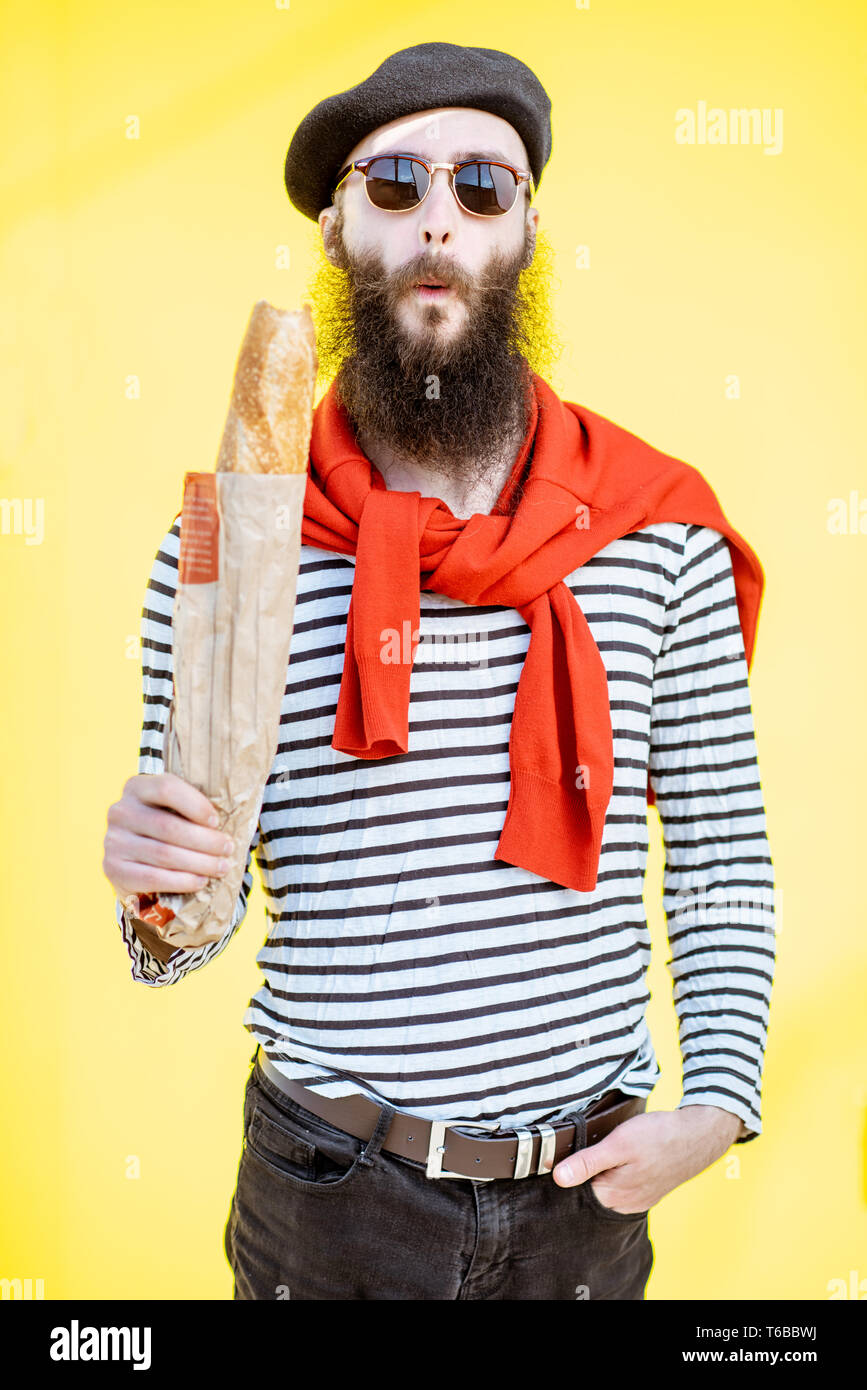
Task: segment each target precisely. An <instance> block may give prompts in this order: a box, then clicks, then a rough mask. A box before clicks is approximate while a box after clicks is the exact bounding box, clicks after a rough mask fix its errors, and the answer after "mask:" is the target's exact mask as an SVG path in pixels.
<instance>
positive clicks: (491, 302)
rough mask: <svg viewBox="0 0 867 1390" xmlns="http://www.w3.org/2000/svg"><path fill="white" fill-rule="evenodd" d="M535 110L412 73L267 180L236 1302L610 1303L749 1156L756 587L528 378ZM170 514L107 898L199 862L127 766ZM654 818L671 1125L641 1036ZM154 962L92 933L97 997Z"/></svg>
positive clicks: (146, 735)
mask: <svg viewBox="0 0 867 1390" xmlns="http://www.w3.org/2000/svg"><path fill="white" fill-rule="evenodd" d="M550 151H551V130H550V102H549V100H548V97H547V95H546V93H545V91H544V88H543V87H542V85H541V83H540V82H539V81H538V79H537V78H536V77H535V75H534V74H533V73H532V72H531V71H530V69H529V68H527V67H526V66H525V65H524V64H523V63H522V62H520V61H519V60H518V59H516V58H514V57H512V56H510V55H508V54H504V53H500V52H498V51H496V50H491V49H480V48H463V47H459V46H457V45H453V44H441V43H430V44H420V45H417V46H415V47H413V48H409V49H405V50H403V51H401V52H400V53H396V54H393V55H392V56H391V57H389V58H387V59H386V60H385V62H384V63H382V64H381V65H380V67H379V68H378V69H377V70H376V71H375V72H374V73H373V74H371V76H369V77H368V78H366V79H365V80H364V81H362V82H360V83H359V84H358V85H357V86H356V87H353V88H351V89H350V90H349V91H347V92H343V93H340V94H338V95H336V96H332V97H328V98H326V99H325V100H323V101H322V102H320V103H319V104H318V105H317V106H316V107H315V108H314V109H313V110H312V111H311V112H310V113H309V114H308V115H307V116H306V117H305V119H304V120H303V121H302V122H301V124H300V126H299V127H298V129H297V130H296V132H295V134H294V136H293V138H292V141H291V144H290V146H289V151H288V154H287V158H286V164H285V181H286V187H287V191H288V193H289V197H290V199H291V201H292V203H293V204H294V206H295V207H296V208H297V209H298V210H299V211H300V212H301V213H303V214H304V215H305V216H307V217H309V218H310V219H311V220H313V221H316V222H317V223H318V226H319V229H320V233H321V244H322V248H323V250H324V256H325V263H324V265H323V268H322V270H321V272H320V274H319V275H318V276H317V279H316V282H315V285H314V293H313V298H314V308H315V310H316V319H317V336H318V350H319V358H320V367H321V369H322V370H323V372H324V373H325V374H326V376H329V377H331V384H330V386H329V388H328V391H327V392H326V394H325V395H324V397H323V398H322V400H321V401H320V403H319V405H318V406H317V409H316V413H315V418H314V426H313V435H312V440H311V450H310V467H309V477H308V485H307V496H306V502H305V517H304V529H303V532H302V538H303V547H302V558H301V571H300V576H299V581H298V594H297V603H296V612H295V627H294V631H293V637H292V647H291V656H290V664H289V669H288V672H287V682H286V691H285V698H284V703H283V713H282V725H281V741H280V745H279V748H278V752H277V756H276V758H275V763H274V768H273V770H272V774H271V777H270V778H269V781H268V785H267V787H266V790H265V796H264V799H263V803H262V808H261V813H260V818H259V826H258V830H257V834H256V837H255V839H254V842H253V845H252V846H251V851H250V853H251V854H252V853H253V851H255V852H256V858H257V863H258V865H259V869H260V872H261V877H262V883H263V887H264V891H265V896H266V902H267V912H268V920H269V933H268V938H267V940H266V942H265V944H264V945H263V947H262V949H261V950H260V951H259V953H258V956H257V961H258V963H259V965H260V967H261V968H262V970H263V973H264V977H265V982H264V984H263V986H262V988H260V989H259V990H258V992H257V993H256V994H255V995H254V997H253V998H252V999H251V1001H250V1005H249V1007H248V1010H247V1013H246V1014H245V1018H244V1023H245V1026H246V1027H247V1028H248V1029H249V1031H250V1032H251V1034H252V1035H253V1036H254V1038H255V1039H256V1042H257V1050H256V1053H255V1054H254V1057H253V1059H252V1063H251V1072H250V1076H249V1078H248V1082H247V1089H246V1093H245V1106H244V1145H243V1150H242V1155H241V1160H240V1164H239V1168H238V1178H237V1185H236V1189H235V1192H234V1194H233V1197H232V1202H231V1207H230V1212H229V1219H228V1221H227V1224H226V1228H225V1234H224V1245H225V1251H226V1255H227V1257H228V1259H229V1261H230V1264H231V1267H232V1270H233V1273H234V1280H235V1284H234V1297H235V1298H237V1299H278V1298H286V1297H288V1298H292V1299H302V1300H305V1299H325V1300H350V1299H407V1300H410V1299H412V1300H415V1299H419V1300H421V1299H557V1300H559V1299H575V1298H579V1299H580V1298H589V1299H594V1300H595V1299H599V1300H612V1299H624V1300H625V1299H631V1300H640V1299H642V1298H643V1297H644V1294H645V1286H646V1283H647V1279H648V1276H649V1274H650V1270H651V1267H652V1264H653V1258H654V1252H653V1246H652V1244H651V1241H650V1237H649V1225H648V1217H649V1212H650V1209H651V1208H652V1207H653V1206H654V1205H655V1204H656V1203H657V1202H658V1201H659V1200H660V1199H661V1198H662V1197H663V1196H664V1195H665V1194H666V1193H667V1192H669V1191H671V1190H672V1189H673V1188H674V1187H676V1186H677V1185H678V1184H680V1183H682V1182H685V1181H687V1180H689V1179H690V1178H692V1177H693V1176H695V1175H696V1174H697V1173H699V1172H701V1171H702V1170H704V1169H705V1168H706V1167H707V1166H708V1165H709V1164H711V1163H713V1162H714V1161H715V1160H716V1159H718V1158H719V1157H720V1156H721V1155H722V1154H723V1153H724V1152H725V1151H726V1150H727V1149H728V1148H729V1146H730V1145H731V1144H732V1143H734V1142H738V1143H743V1142H745V1141H747V1140H750V1139H753V1138H755V1137H756V1135H757V1134H758V1133H759V1132H760V1131H761V1113H760V1108H761V1075H762V1065H763V1058H764V1048H765V1041H766V1029H767V1017H768V1005H769V996H770V988H771V982H772V976H773V964H774V941H773V927H772V913H773V909H772V889H773V878H772V869H771V858H770V854H769V852H768V843H767V834H766V826H765V815H764V807H763V803H762V794H761V785H760V779H759V771H758V763H757V757H756V747H755V739H754V731H753V722H752V711H751V704H750V693H749V686H748V680H747V677H748V666H749V662H750V660H751V658H752V651H753V645H754V641H755V634H756V625H757V620H758V612H759V606H760V600H761V595H762V585H763V574H762V570H761V566H760V564H759V562H758V559H757V557H756V556H755V554H754V552H753V551H752V550H751V549H750V547H749V546H748V545H747V543H746V541H745V540H744V539H743V537H741V536H740V535H739V534H738V533H737V532H736V531H735V530H734V528H733V527H732V526H731V523H730V522H729V521H728V519H727V518H726V517H725V515H724V513H723V512H722V510H721V508H720V506H719V504H718V502H717V500H716V497H715V494H714V493H713V492H712V490H711V488H710V487H709V485H708V484H707V483H706V482H705V480H704V478H703V477H702V475H701V474H700V473H699V472H698V471H697V470H696V469H694V468H692V467H691V466H690V465H688V464H686V463H683V462H681V461H679V460H677V459H675V458H672V457H671V456H668V455H666V454H663V453H661V452H659V451H658V450H656V449H654V448H652V447H651V446H650V445H649V444H646V443H644V442H643V441H642V440H640V439H638V438H637V437H636V436H635V435H633V434H630V433H629V432H628V431H626V430H625V429H622V428H621V427H619V426H617V425H615V424H613V423H612V422H611V421H609V420H606V419H605V418H604V417H602V416H600V415H597V414H595V413H594V412H592V411H591V410H589V409H587V408H586V407H584V406H578V405H575V404H573V403H570V402H565V401H561V400H560V399H559V398H558V397H557V395H556V394H555V393H554V391H553V390H552V389H551V387H550V386H549V385H548V383H547V382H546V381H545V379H544V375H543V374H542V372H541V370H540V364H541V363H543V362H545V361H546V360H547V357H546V354H548V355H550V348H551V334H550V331H549V311H548V299H547V275H546V265H545V262H544V260H543V259H542V258H541V251H540V247H541V243H539V242H538V241H537V234H538V223H539V212H538V208H537V207H536V206H535V204H534V196H535V190H536V188H537V187H538V184H539V181H540V178H541V174H542V169H543V168H544V166H545V164H546V162H547V160H548V157H549V155H550ZM179 529H180V528H179V525H178V523H177V521H176V522H175V524H174V525H173V527H172V529H171V530H170V531H169V533H168V534H167V535H166V537H165V539H164V540H163V543H162V545H161V547H160V551H159V553H158V555H157V559H156V562H155V565H154V569H153V572H152V575H151V582H150V585H149V592H148V598H147V601H146V605H145V608H146V611H145V614H144V615H143V624H142V636H143V663H144V668H145V722H144V727H143V733H142V746H141V757H140V763H139V775H138V776H137V777H135V778H132V779H130V782H128V783H127V785H126V788H125V790H124V796H123V798H122V799H121V801H120V802H119V803H117V804H116V806H115V807H114V808H112V810H113V812H114V815H112V814H111V813H110V826H109V835H108V836H107V837H106V873H107V874H108V877H109V878H110V879H111V881H112V882H113V883H115V884H122V885H123V887H124V888H125V889H126V891H130V890H134V891H144V892H147V891H154V890H157V889H162V890H167V891H177V892H185V891H190V890H191V889H193V888H194V887H196V886H198V885H199V884H200V883H201V882H203V881H204V878H203V877H202V876H204V877H205V878H206V877H207V876H208V875H212V874H214V873H219V872H221V870H220V867H219V862H218V860H219V856H220V853H221V846H220V845H219V844H218V843H217V839H218V838H219V837H217V835H216V832H214V831H212V830H210V829H208V825H207V820H208V816H209V814H210V811H211V807H210V805H209V803H208V802H207V801H206V799H205V798H204V797H203V796H201V794H200V793H198V792H197V791H196V790H195V789H194V788H192V787H189V786H187V785H185V784H184V783H182V782H179V780H178V779H177V778H173V777H171V776H169V775H167V774H165V773H163V772H162V771H161V768H162V758H161V736H162V729H163V727H164V723H165V716H166V710H167V706H168V703H169V698H170V695H171V609H172V601H173V596H174V589H175V586H176V582H177V558H178V551H179ZM648 802H650V803H651V804H656V805H657V807H658V810H659V812H660V817H661V820H662V826H663V831H664V835H665V845H666V864H665V889H664V899H663V902H664V907H665V909H666V913H667V923H668V929H669V940H670V944H671V952H672V960H671V961H670V962H669V965H670V968H671V971H672V975H673V979H674V998H675V1006H676V1009H677V1013H678V1020H679V1028H680V1043H681V1050H682V1055H683V1096H682V1099H681V1101H680V1103H679V1104H678V1106H677V1107H676V1109H674V1110H657V1111H654V1112H653V1113H647V1111H646V1104H647V1097H648V1095H649V1093H650V1092H651V1090H652V1089H653V1086H654V1084H655V1082H656V1080H657V1078H658V1076H659V1068H658V1065H657V1062H656V1057H655V1053H654V1049H653V1044H652V1041H651V1039H650V1035H649V1032H648V1029H647V1026H646V1022H645V1007H646V1004H647V1000H648V994H647V989H646V984H645V973H646V969H647V965H648V962H649V957H650V940H649V933H648V927H647V922H646V918H645V914H644V910H643V899H642V894H643V879H644V871H645V864H646V853H647V845H648V831H647V804H648ZM251 884H252V875H251V873H250V864H249V856H248V865H247V873H246V875H245V879H244V885H243V888H242V892H241V895H240V898H239V901H238V905H237V909H236V912H235V919H234V921H233V922H232V924H231V926H230V928H229V929H228V930H227V931H226V933H225V934H224V936H223V938H222V939H221V940H220V941H218V942H215V943H212V944H211V945H208V946H204V947H201V948H199V949H192V950H183V949H177V950H172V949H171V948H169V947H167V946H166V945H165V943H163V942H161V941H160V940H159V939H158V938H156V937H155V935H154V933H153V932H150V931H149V930H148V928H147V927H146V926H145V924H143V923H141V922H137V921H136V920H135V919H133V920H130V919H129V918H128V916H127V914H126V913H125V911H124V909H123V907H122V906H121V904H120V901H119V900H118V901H117V902H116V916H117V922H118V925H119V926H120V928H121V931H122V934H123V939H124V941H125V943H126V946H127V949H128V951H129V954H130V958H131V960H132V963H133V964H132V973H133V978H135V979H137V980H141V981H143V982H146V983H148V984H150V985H152V986H162V985H166V984H171V983H174V982H176V981H178V980H180V979H181V978H183V977H184V976H185V975H187V974H189V973H190V972H191V971H193V970H196V969H199V968H201V967H202V966H203V965H205V964H206V963H207V962H208V961H209V960H212V959H213V958H214V957H215V956H216V955H218V954H219V953H220V952H221V951H222V950H223V949H224V948H225V947H226V946H227V945H228V942H229V941H230V940H231V938H232V936H233V935H234V933H235V932H236V930H237V928H238V926H239V924H240V922H241V920H242V919H243V916H244V913H245V911H246V905H247V895H248V892H249V889H250V887H251Z"/></svg>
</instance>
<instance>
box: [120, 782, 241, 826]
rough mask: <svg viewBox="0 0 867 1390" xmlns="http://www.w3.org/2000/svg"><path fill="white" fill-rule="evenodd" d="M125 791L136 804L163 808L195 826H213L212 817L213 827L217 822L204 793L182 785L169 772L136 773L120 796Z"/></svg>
mask: <svg viewBox="0 0 867 1390" xmlns="http://www.w3.org/2000/svg"><path fill="white" fill-rule="evenodd" d="M127 791H129V792H130V793H131V794H132V795H133V796H136V797H138V799H139V801H146V802H147V803H148V805H150V806H167V807H168V808H169V809H170V810H172V811H177V813H178V815H180V816H186V817H187V819H188V820H191V821H196V822H197V823H198V824H199V825H211V824H212V823H215V822H214V817H216V818H217V822H216V823H218V822H219V816H218V814H217V811H216V809H215V807H214V806H212V805H211V802H210V801H209V800H208V798H207V797H206V796H205V794H204V792H200V791H199V789H198V787H194V786H192V785H191V784H190V783H189V782H185V781H184V780H183V778H182V777H176V776H175V774H174V773H173V772H156V773H152V774H150V775H149V774H147V773H139V774H138V775H137V776H136V777H130V778H129V780H128V781H127V782H126V783H125V785H124V793H126V792H127Z"/></svg>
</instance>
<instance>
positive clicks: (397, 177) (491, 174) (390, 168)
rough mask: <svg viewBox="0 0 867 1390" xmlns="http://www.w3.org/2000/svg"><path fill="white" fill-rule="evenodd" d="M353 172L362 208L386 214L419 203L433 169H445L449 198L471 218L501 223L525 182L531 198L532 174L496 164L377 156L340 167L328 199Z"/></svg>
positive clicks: (425, 194) (509, 165)
mask: <svg viewBox="0 0 867 1390" xmlns="http://www.w3.org/2000/svg"><path fill="white" fill-rule="evenodd" d="M356 169H357V170H358V172H359V173H360V174H363V175H364V191H365V193H366V194H367V199H368V202H370V203H372V204H373V206H374V207H375V208H383V209H384V210H385V211H386V212H411V211H412V209H413V208H417V207H418V206H419V204H420V203H423V202H424V200H425V198H426V197H427V195H428V193H429V191H430V186H431V183H432V181H433V173H434V170H435V169H448V171H449V173H450V175H451V180H450V182H451V187H452V192H453V193H454V195H455V198H456V199H457V201H458V203H459V205H460V206H461V207H462V208H463V210H464V212H469V213H472V215H473V217H502V216H503V214H504V213H507V212H511V211H512V208H513V207H514V206H515V203H516V201H517V198H518V189H519V188H520V186H521V184H522V183H526V182H528V181H529V184H530V197H531V198H532V196H533V176H532V174H530V173H529V172H528V171H527V170H522V169H513V168H512V166H511V164H501V163H500V162H499V161H498V160H493V159H466V160H464V161H463V162H462V163H460V164H431V163H429V162H428V160H426V159H420V158H419V156H418V155H415V154H377V155H371V156H370V157H369V158H367V159H356V160H355V161H354V162H353V163H352V164H347V165H345V166H344V168H343V169H341V171H340V173H339V174H338V175H337V182H336V183H335V185H334V189H333V192H332V198H333V195H334V193H336V192H337V190H338V188H339V187H340V185H341V184H342V183H343V180H344V179H347V178H348V177H349V175H350V174H351V173H352V172H353V171H354V170H356Z"/></svg>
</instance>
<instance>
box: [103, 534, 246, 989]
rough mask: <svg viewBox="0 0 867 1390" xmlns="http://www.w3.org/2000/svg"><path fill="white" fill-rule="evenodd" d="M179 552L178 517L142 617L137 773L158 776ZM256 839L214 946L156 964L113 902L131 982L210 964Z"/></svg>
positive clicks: (165, 981)
mask: <svg viewBox="0 0 867 1390" xmlns="http://www.w3.org/2000/svg"><path fill="white" fill-rule="evenodd" d="M179 552H180V518H178V519H177V520H176V521H175V523H174V525H173V526H172V529H171V530H170V531H169V532H168V533H167V535H166V536H165V538H164V540H163V542H162V544H161V546H160V548H159V550H158V552H157V555H156V558H155V560H154V563H153V567H152V569H151V574H150V579H149V580H148V585H147V591H146V593H145V601H144V606H143V608H142V614H141V626H140V634H141V672H142V700H143V714H142V728H141V739H140V744H139V757H138V771H139V773H149V774H153V773H158V772H162V770H163V755H162V746H163V733H164V730H165V725H166V720H167V719H168V713H169V707H170V705H171V701H172V609H173V607H174V599H175V591H176V589H177V578H178V555H179ZM259 839H260V832H259V829H258V827H257V829H256V835H255V837H254V839H253V843H252V844H251V846H250V848H249V850H248V852H247V865H246V869H245V871H244V877H243V880H242V882H241V888H240V891H239V894H238V900H237V902H236V904H235V911H234V914H233V917H232V921H231V923H230V924H229V926H228V927H227V928H226V930H225V932H224V933H223V935H222V936H221V937H220V939H219V940H218V941H211V942H209V943H208V944H207V945H205V946H199V947H196V948H195V949H194V950H185V949H183V948H179V949H178V950H176V951H174V952H173V953H172V955H171V956H170V957H169V959H168V961H166V962H163V961H160V960H158V959H157V958H156V956H154V955H153V954H152V953H151V952H150V951H149V950H148V949H147V947H146V946H145V945H144V944H143V943H142V942H141V941H140V940H139V938H138V937H137V936H136V933H135V930H134V928H133V925H132V920H131V918H130V914H129V913H128V912H127V911H126V909H125V908H124V907H123V905H122V904H121V902H120V901H119V899H117V898H116V899H115V920H116V923H117V925H118V927H119V928H120V931H121V936H122V938H123V941H124V943H125V945H126V948H127V952H128V954H129V958H130V961H131V962H132V969H131V972H130V973H131V975H132V978H133V979H134V980H138V981H141V983H143V984H149V985H171V984H175V983H176V982H177V981H178V980H180V979H182V978H183V977H184V976H185V975H189V974H190V972H191V971H193V970H200V969H201V967H202V966H203V965H207V963H208V961H210V960H213V959H214V957H215V956H218V955H219V954H220V952H221V951H223V950H225V948H226V946H227V945H228V944H229V942H230V941H231V939H232V937H233V936H234V934H235V932H236V931H237V929H238V927H239V926H240V925H241V922H242V921H243V919H244V916H245V914H246V911H247V898H248V896H249V893H250V889H251V888H252V886H253V875H252V873H251V871H250V860H251V857H252V854H253V851H254V850H255V848H256V846H257V845H258V843H259Z"/></svg>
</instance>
